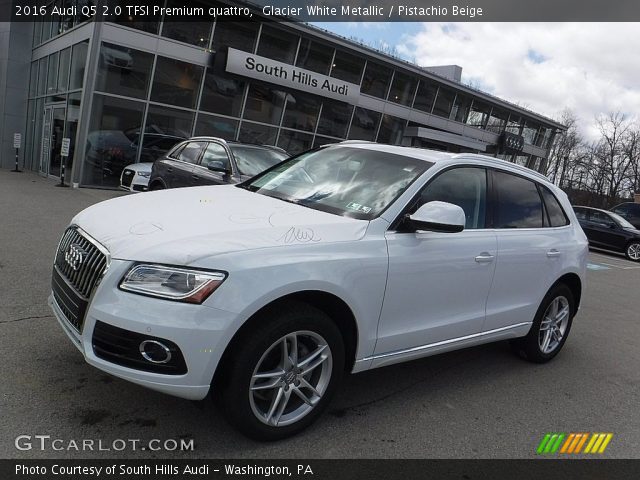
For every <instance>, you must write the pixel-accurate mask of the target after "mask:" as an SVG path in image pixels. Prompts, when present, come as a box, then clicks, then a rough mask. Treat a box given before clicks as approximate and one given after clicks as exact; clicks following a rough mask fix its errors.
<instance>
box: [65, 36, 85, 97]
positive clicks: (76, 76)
mask: <svg viewBox="0 0 640 480" xmlns="http://www.w3.org/2000/svg"><path fill="white" fill-rule="evenodd" d="M88 49H89V40H85V41H84V42H80V43H76V44H75V45H74V46H73V48H72V49H71V73H70V75H69V90H75V89H78V88H82V83H83V82H84V69H85V65H86V63H87V50H88Z"/></svg>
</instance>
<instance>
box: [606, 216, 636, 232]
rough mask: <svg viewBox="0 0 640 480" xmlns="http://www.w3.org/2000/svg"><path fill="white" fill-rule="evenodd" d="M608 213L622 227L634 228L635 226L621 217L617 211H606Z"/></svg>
mask: <svg viewBox="0 0 640 480" xmlns="http://www.w3.org/2000/svg"><path fill="white" fill-rule="evenodd" d="M608 213H609V215H611V216H612V217H613V218H614V219H615V221H616V222H618V225H620V226H621V227H622V228H633V229H634V230H635V229H636V227H634V226H633V225H631V224H630V223H629V222H627V221H626V220H625V219H624V218H622V217H621V216H620V215H618V214H617V213H613V212H608Z"/></svg>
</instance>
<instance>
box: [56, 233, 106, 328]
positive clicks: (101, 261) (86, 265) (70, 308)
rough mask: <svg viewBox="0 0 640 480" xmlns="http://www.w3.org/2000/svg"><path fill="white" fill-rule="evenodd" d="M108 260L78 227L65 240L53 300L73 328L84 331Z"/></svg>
mask: <svg viewBox="0 0 640 480" xmlns="http://www.w3.org/2000/svg"><path fill="white" fill-rule="evenodd" d="M107 261H108V260H107V256H106V255H105V254H104V253H103V252H102V251H101V250H100V249H99V248H98V247H97V246H96V245H95V244H94V243H93V242H91V241H89V240H88V239H87V238H86V237H85V236H84V235H83V234H81V233H80V231H79V230H78V229H77V228H76V227H69V228H68V229H67V230H66V231H65V232H64V235H63V236H62V240H61V241H60V246H59V247H58V251H57V252H56V259H55V262H54V266H53V277H52V281H51V288H52V290H53V297H54V299H55V300H56V303H57V304H58V306H59V307H60V310H62V312H63V313H64V315H65V317H67V320H68V321H69V323H70V324H71V325H73V327H74V328H75V329H76V330H77V331H78V332H81V331H82V324H83V322H84V314H85V313H86V310H87V306H88V305H89V298H90V297H91V293H92V292H93V289H94V288H95V286H96V285H97V283H98V281H99V280H100V278H102V274H103V273H104V271H105V270H106V268H107Z"/></svg>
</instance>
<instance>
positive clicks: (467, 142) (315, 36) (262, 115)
mask: <svg viewBox="0 0 640 480" xmlns="http://www.w3.org/2000/svg"><path fill="white" fill-rule="evenodd" d="M57 1H58V2H61V0H57ZM62 3H65V2H62ZM179 3H180V2H179V1H174V0H167V3H166V4H167V6H171V5H172V4H176V5H178V4H179ZM204 4H206V5H216V3H215V2H206V1H205V2H204ZM82 20H83V19H82V18H79V17H74V16H67V17H61V18H60V19H59V20H58V21H55V22H38V23H28V22H13V23H9V22H5V23H0V134H1V136H0V141H1V144H0V155H1V157H0V159H1V166H2V168H12V167H13V165H14V158H15V152H16V150H15V148H14V141H15V135H14V134H16V133H19V134H20V135H21V138H20V150H19V159H20V167H21V168H23V166H24V168H25V169H27V170H29V169H31V170H34V171H38V172H40V173H42V174H43V175H49V176H59V175H60V169H61V164H62V163H63V162H64V160H65V158H66V165H67V170H66V177H67V180H68V181H70V183H73V184H74V185H80V186H92V187H107V188H113V187H116V186H117V185H118V182H119V176H120V173H121V171H122V168H123V167H124V166H125V165H127V164H129V163H133V162H139V161H151V160H153V159H155V158H156V157H157V156H159V155H160V154H162V153H163V152H165V151H166V150H167V149H168V148H170V146H171V145H173V144H175V143H176V142H177V141H179V140H180V139H182V138H187V137H190V136H194V135H210V136H215V137H222V138H225V139H227V140H239V141H242V142H250V143H260V144H269V145H277V146H279V147H282V148H284V149H285V150H287V151H289V152H291V153H297V152H301V151H303V150H306V149H309V148H313V147H316V146H320V145H324V144H327V143H334V142H338V141H342V140H344V139H358V140H368V141H377V142H381V143H389V144H397V145H406V146H414V147H423V148H432V149H437V150H444V151H449V152H477V153H484V154H487V155H491V156H497V157H500V158H504V159H506V160H509V161H513V162H516V163H519V164H521V165H526V166H529V167H530V168H533V169H537V170H541V171H543V170H544V168H545V162H546V158H547V156H548V154H549V149H550V146H551V145H552V143H553V140H554V137H555V136H556V135H557V134H558V133H559V132H561V131H562V130H564V129H565V127H564V126H563V125H561V124H559V123H557V122H555V121H553V120H551V119H549V118H546V117H544V116H542V115H539V114H537V113H535V112H532V111H530V110H527V109H525V108H522V107H520V106H518V105H515V104H513V103H510V102H507V101H505V100H502V99H500V98H497V97H494V96H492V95H490V94H487V93H484V92H481V91H479V90H476V89H474V88H471V87H469V86H466V85H463V84H462V83H461V82H460V76H461V68H460V67H458V66H442V67H426V68H425V67H418V66H416V65H414V64H411V63H408V62H405V61H402V60H399V59H397V58H394V57H392V56H389V55H385V54H383V53H380V52H378V51H376V50H374V49H371V48H368V47H366V46H363V45H361V44H359V43H356V42H353V41H350V40H347V39H345V38H342V37H340V36H337V35H334V34H331V33H329V32H326V31H323V30H320V29H317V28H315V27H313V26H310V25H307V24H304V23H294V22H287V23H276V22H273V21H267V20H266V19H264V18H261V17H260V16H259V15H254V16H253V17H252V19H251V20H250V21H248V20H244V21H236V20H238V19H218V20H217V21H211V22H193V21H190V22H181V21H179V19H178V20H176V19H175V17H173V18H172V19H171V20H168V19H167V20H166V21H165V19H164V18H157V19H155V20H153V21H149V19H145V21H138V20H136V18H132V17H119V18H118V19H117V20H118V21H114V22H106V21H105V22H102V21H95V22H94V21H91V22H86V21H82ZM514 68H516V67H514ZM63 139H69V140H68V141H64V142H63ZM67 144H68V147H67ZM63 146H64V147H65V148H63ZM64 154H67V156H66V157H63V155H64Z"/></svg>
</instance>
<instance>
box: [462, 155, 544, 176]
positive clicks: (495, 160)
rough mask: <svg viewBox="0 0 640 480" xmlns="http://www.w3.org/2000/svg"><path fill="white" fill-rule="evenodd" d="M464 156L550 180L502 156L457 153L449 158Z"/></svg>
mask: <svg viewBox="0 0 640 480" xmlns="http://www.w3.org/2000/svg"><path fill="white" fill-rule="evenodd" d="M465 157H467V158H468V157H473V158H480V159H482V160H484V161H486V162H489V163H493V164H495V165H499V166H508V167H511V168H515V169H516V170H520V171H521V172H525V173H527V174H529V175H532V174H533V175H535V176H536V177H538V178H540V179H541V180H546V181H547V182H551V180H549V177H547V176H546V175H543V174H542V173H540V172H537V171H535V170H532V169H531V168H527V167H523V166H522V165H518V164H517V163H513V162H510V161H508V160H503V159H502V158H496V157H490V156H488V155H481V154H478V153H458V154H456V155H454V156H453V157H451V158H452V159H453V158H465Z"/></svg>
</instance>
